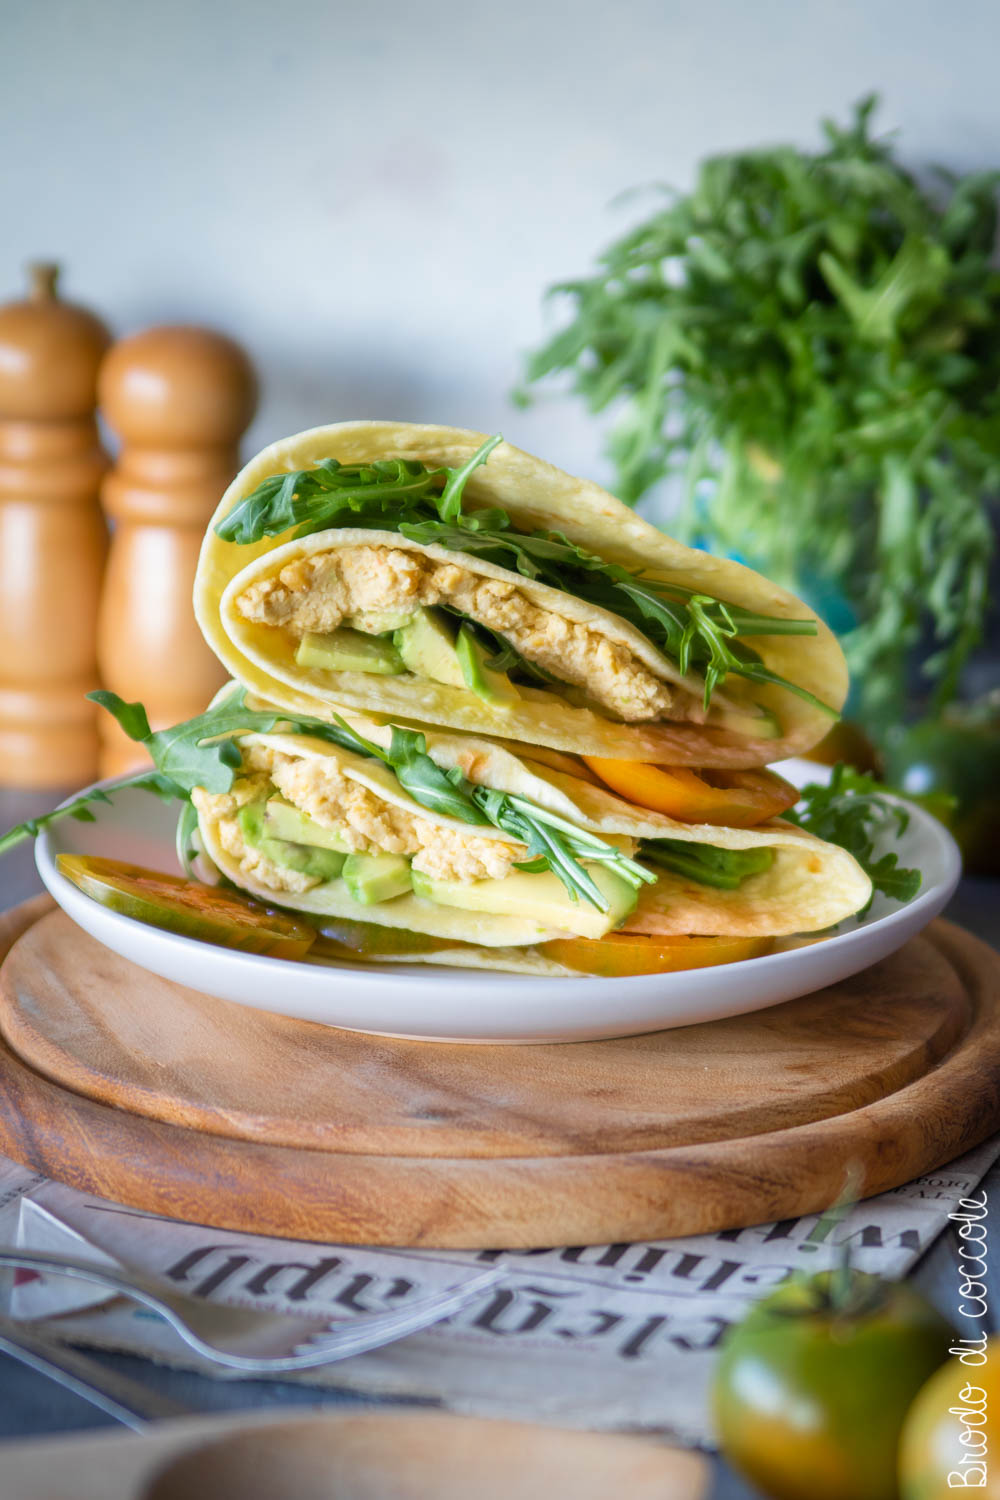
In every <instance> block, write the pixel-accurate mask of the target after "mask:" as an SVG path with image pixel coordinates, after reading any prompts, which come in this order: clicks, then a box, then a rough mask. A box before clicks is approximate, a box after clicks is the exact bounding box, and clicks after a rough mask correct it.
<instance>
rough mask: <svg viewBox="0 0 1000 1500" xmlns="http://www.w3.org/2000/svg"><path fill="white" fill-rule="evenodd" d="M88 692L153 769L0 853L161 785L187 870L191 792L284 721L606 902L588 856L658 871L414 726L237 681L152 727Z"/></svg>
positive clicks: (110, 696) (627, 876)
mask: <svg viewBox="0 0 1000 1500" xmlns="http://www.w3.org/2000/svg"><path fill="white" fill-rule="evenodd" d="M88 697H90V698H91V699H93V700H94V701H95V702H97V703H99V704H100V705H101V706H102V707H103V708H105V709H107V711H108V712H109V713H110V714H112V716H113V717H114V718H115V719H117V721H118V723H119V724H120V725H121V727H122V729H123V730H124V731H125V733H126V734H127V735H128V736H129V738H130V739H133V740H136V741H137V742H138V743H139V744H141V745H144V746H145V748H146V749H147V750H148V751H149V754H150V756H151V758H152V761H153V766H154V769H153V770H152V771H143V772H139V773H137V774H136V775H134V776H130V777H127V778H126V779H125V780H124V781H122V782H119V783H118V785H117V787H114V788H110V789H109V790H108V791H105V790H104V789H102V788H100V787H97V788H94V789H93V790H91V791H88V792H84V793H83V794H82V795H81V796H80V797H77V798H75V799H74V800H73V801H72V802H69V803H67V804H66V805H65V806H64V807H60V808H56V809H55V810H54V811H53V812H50V813H46V814H44V815H43V816H42V817H39V818H31V819H29V820H28V821H27V822H24V823H19V824H18V825H17V827H15V828H12V829H11V830H10V831H9V832H8V833H6V834H4V835H3V836H2V837H0V854H2V853H4V851H5V850H7V849H9V848H12V847H13V846H14V845H15V844H17V843H19V842H20V841H21V840H22V839H26V838H32V837H34V836H35V835H36V834H38V833H39V832H40V831H41V829H42V828H44V827H46V826H47V825H48V824H50V823H54V822H56V821H57V820H59V819H61V818H76V819H78V820H79V821H81V822H93V820H94V814H93V812H92V811H91V810H90V806H89V804H90V803H92V802H110V800H111V792H112V791H115V790H118V789H120V788H121V787H123V786H133V787H139V788H141V789H143V790H145V791H150V792H155V793H156V795H157V796H160V797H162V798H164V799H165V800H167V801H169V800H171V799H172V798H177V799H179V800H180V801H181V802H183V803H184V804H185V806H184V808H183V810H182V813H181V818H180V822H179V825H178V834H177V846H178V853H179V856H180V858H181V861H182V863H183V864H184V866H185V868H188V869H189V866H190V857H191V851H190V844H191V837H192V835H193V833H194V830H195V827H196V826H197V816H196V814H195V811H194V808H193V805H192V803H191V800H190V799H191V793H192V791H193V790H194V788H195V787H204V788H205V790H206V791H209V792H228V791H229V790H230V788H231V787H232V785H233V780H234V778H235V775H236V773H237V771H238V770H239V769H240V768H241V766H242V757H241V755H240V751H239V747H238V745H237V744H236V743H235V739H234V737H235V736H237V735H240V734H245V733H248V732H256V733H259V734H267V733H269V732H270V731H272V730H274V729H276V728H278V727H279V726H280V727H281V729H282V730H283V731H284V732H286V733H290V734H307V735H311V736H312V737H313V738H316V739H322V740H326V741H328V742H329V743H331V744H335V745H339V746H340V748H341V749H343V750H351V751H353V752H354V753H355V754H357V755H363V756H366V757H374V758H376V759H378V760H380V761H381V762H382V763H383V765H386V766H388V767H389V768H390V769H391V770H392V771H394V772H395V774H396V777H397V779H398V780H399V783H400V785H401V786H402V787H404V788H405V790H406V791H407V792H409V794H410V796H411V797H412V798H413V800H414V801H415V802H418V803H419V804H420V806H421V807H426V808H429V809H430V810H431V811H432V812H437V813H442V814H444V815H445V816H447V817H451V818H457V819H459V820H460V821H461V822H463V823H470V824H472V825H474V826H479V827H488V826H490V825H492V826H493V827H495V828H500V829H502V830H503V831H504V832H506V833H510V834H512V835H513V836H514V837H515V838H517V839H519V840H521V841H522V842H523V843H525V844H527V846H528V855H527V859H526V860H525V861H524V862H523V863H522V864H521V865H520V866H519V868H521V869H526V870H532V871H539V870H552V872H553V873H554V874H555V875H557V876H558V877H559V879H560V880H561V881H562V883H563V885H564V886H565V887H566V889H567V891H568V892H569V893H570V895H571V896H572V897H573V899H574V900H577V899H578V898H579V897H581V896H582V897H583V898H584V899H585V900H587V901H589V902H590V903H591V904H592V905H593V906H595V907H597V908H598V910H600V911H607V909H608V902H607V900H606V898H605V896H604V895H603V894H602V892H601V890H600V889H599V887H598V886H597V885H596V884H595V883H594V881H593V879H592V878H591V876H590V875H589V874H588V872H587V871H586V870H585V869H584V867H583V864H582V863H581V861H583V860H587V861H589V862H591V863H595V864H604V865H607V866H608V868H609V869H611V870H613V871H614V873H615V874H616V875H618V876H619V877H620V878H621V879H622V880H625V881H627V882H628V884H629V885H631V886H632V887H633V889H638V887H639V886H640V885H642V884H643V883H652V882H653V881H655V879H656V877H655V875H651V874H650V872H649V871H648V870H645V869H643V867H642V865H639V864H637V863H636V862H635V860H632V859H629V858H628V856H627V855H625V854H623V853H622V851H621V850H620V849H617V848H615V847H614V846H613V845H611V844H606V843H605V842H604V840H603V839H600V838H598V837H597V836H596V835H595V834H591V833H587V832H586V831H584V830H583V829H578V828H574V827H573V825H572V824H571V823H567V822H566V821H565V820H564V819H562V818H560V817H558V816H557V815H556V814H554V813H551V812H549V811H548V810H547V809H545V808H542V807H537V806H536V805H535V804H534V803H533V802H529V801H527V800H526V799H525V798H523V797H515V796H508V795H507V794H506V793H504V792H496V791H491V790H490V789H489V788H487V787H480V786H474V785H473V783H472V782H470V781H467V780H466V778H465V777H464V776H463V775H462V773H461V771H460V770H458V768H457V767H453V768H452V769H451V770H448V771H445V770H443V769H442V767H441V766H439V765H438V764H437V762H436V761H434V760H432V758H431V757H430V755H428V753H427V742H426V739H425V737H424V735H422V734H420V733H418V732H417V731H415V730H412V729H400V728H398V727H397V726H396V725H393V728H392V738H391V742H390V745H389V748H388V750H383V749H382V748H381V747H380V746H378V745H376V744H373V743H372V742H371V741H370V740H367V739H365V738H364V736H363V735H360V734H358V733H357V732H356V731H355V730H353V729H351V727H350V725H349V724H347V723H346V722H345V721H344V720H343V719H341V718H339V717H337V718H336V720H335V722H334V723H333V724H328V723H325V722H324V721H323V720H320V719H312V718H298V719H289V718H288V717H287V716H286V715H283V714H280V713H275V712H270V711H265V712H257V711H254V710H252V709H250V708H248V707H247V706H246V692H245V690H243V689H241V688H238V687H234V689H233V690H232V692H230V693H228V694H227V695H226V696H225V697H224V698H222V699H220V700H219V702H218V703H217V704H215V706H214V707H212V708H210V709H208V711H207V712H206V713H203V714H199V715H198V717H197V718H194V719H188V720H187V721H186V722H185V723H183V724H175V725H173V726H172V727H171V728H169V729H162V730H157V731H155V732H154V731H152V730H151V729H150V727H149V720H148V718H147V716H146V711H145V709H144V708H143V706H142V704H141V703H126V702H125V701H124V700H123V699H122V698H120V697H119V696H118V695H117V693H110V692H106V691H104V690H102V691H100V692H95V693H90V694H88Z"/></svg>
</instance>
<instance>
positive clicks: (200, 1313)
mask: <svg viewBox="0 0 1000 1500" xmlns="http://www.w3.org/2000/svg"><path fill="white" fill-rule="evenodd" d="M0 1266H9V1267H12V1268H13V1269H16V1270H24V1271H38V1272H40V1273H41V1274H43V1275H46V1276H49V1275H51V1276H56V1275H58V1276H69V1277H72V1278H74V1279H77V1280H81V1281H90V1282H93V1283H94V1285H95V1286H103V1287H105V1288H107V1290H109V1291H111V1292H114V1293H116V1294H117V1295H119V1296H122V1297H130V1298H131V1299H132V1301H133V1302H138V1303H140V1304H141V1305H142V1306H143V1307H148V1308H150V1309H151V1310H152V1311H153V1312H155V1313H159V1315H160V1317H161V1318H164V1319H165V1320H166V1322H168V1323H169V1324H170V1326H171V1327H172V1328H173V1329H175V1330H176V1332H177V1333H179V1334H180V1336H181V1338H182V1339H183V1340H184V1342H185V1343H186V1344H188V1345H189V1346H190V1347H191V1348H192V1349H194V1350H195V1352H196V1353H198V1354H200V1355H202V1356H203V1357H204V1358H205V1359H209V1360H211V1361H212V1362H213V1363H214V1364H218V1365H225V1366H226V1367H227V1368H228V1369H231V1370H242V1371H243V1372H244V1373H245V1374H248V1375H270V1374H275V1373H277V1372H279V1371H283V1370H309V1369H313V1368H315V1367H316V1366H317V1365H326V1364H333V1363H334V1362H335V1361H337V1360H340V1359H349V1358H350V1357H351V1356H352V1355H354V1354H364V1353H365V1351H366V1350H369V1349H380V1348H382V1346H383V1345H385V1344H391V1343H393V1342H395V1340H396V1339H402V1338H405V1337H406V1336H407V1334H410V1333H417V1332H418V1331H419V1330H420V1329H421V1328H429V1327H430V1326H431V1324H432V1323H439V1322H440V1321H441V1319H442V1318H447V1317H449V1316H450V1315H451V1314H452V1313H456V1312H459V1311H460V1310H461V1309H462V1308H463V1307H466V1306H468V1304H469V1303H470V1302H473V1301H475V1299H476V1298H477V1297H479V1296H480V1295H481V1294H482V1293H483V1292H485V1291H487V1290H488V1289H489V1288H490V1287H492V1286H496V1284H497V1283H498V1282H499V1281H502V1280H503V1279H504V1278H505V1276H506V1275H507V1272H506V1270H505V1269H504V1268H503V1267H498V1266H494V1267H491V1268H490V1270H488V1271H485V1272H482V1273H481V1274H480V1275H478V1276H472V1277H470V1278H469V1279H468V1280H467V1281H464V1282H461V1283H460V1284H459V1285H458V1286H453V1287H448V1288H446V1289H445V1290H444V1291H441V1292H431V1293H429V1294H428V1295H427V1296H425V1297H419V1298H417V1300H416V1301H414V1302H411V1303H410V1304H409V1305H408V1306H406V1307H398V1308H393V1309H392V1310H391V1311H389V1312H374V1313H362V1314H361V1315H360V1316H358V1317H355V1318H351V1319H349V1320H347V1319H331V1318H323V1317H303V1316H300V1315H296V1314H286V1313H271V1312H261V1311H260V1310H259V1309H258V1308H253V1307H232V1306H228V1305H225V1304H222V1303H219V1302H206V1301H204V1300H203V1299H202V1298H198V1297H188V1296H186V1295H185V1294H184V1293H183V1292H174V1291H172V1290H169V1289H166V1288H164V1287H163V1285H162V1283H160V1282H159V1281H157V1280H155V1279H154V1278H153V1277H149V1276H144V1275H143V1274H142V1273H141V1272H139V1271H129V1270H125V1269H124V1268H122V1269H120V1270H119V1269H117V1268H114V1267H109V1266H102V1265H95V1264H92V1263H90V1262H88V1261H86V1260H77V1259H75V1258H74V1257H73V1256H69V1255H55V1254H50V1253H47V1252H46V1253H45V1254H42V1253H40V1252H35V1251H33V1250H20V1249H6V1248H5V1249H0Z"/></svg>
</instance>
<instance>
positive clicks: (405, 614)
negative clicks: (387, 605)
mask: <svg viewBox="0 0 1000 1500" xmlns="http://www.w3.org/2000/svg"><path fill="white" fill-rule="evenodd" d="M416 608H418V606H417V605H414V606H413V607H412V608H411V609H365V610H362V611H361V612H360V613H359V614H356V615H348V616H347V618H346V620H345V621H344V624H345V625H350V626H352V628H353V629H354V630H362V631H364V633H365V635H387V634H388V633H389V632H390V631H392V630H402V628H403V626H404V625H406V624H408V623H409V621H410V619H411V618H412V615H413V610H414V609H416Z"/></svg>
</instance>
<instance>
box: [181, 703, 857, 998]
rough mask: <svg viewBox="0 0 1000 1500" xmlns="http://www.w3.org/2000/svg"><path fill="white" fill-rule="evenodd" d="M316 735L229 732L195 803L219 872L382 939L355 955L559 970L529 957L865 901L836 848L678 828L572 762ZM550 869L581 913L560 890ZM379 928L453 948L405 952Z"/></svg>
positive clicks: (842, 910)
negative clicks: (576, 876) (223, 777)
mask: <svg viewBox="0 0 1000 1500" xmlns="http://www.w3.org/2000/svg"><path fill="white" fill-rule="evenodd" d="M325 732H327V731H324V733H325ZM329 732H330V733H335V734H337V735H339V736H340V738H341V740H342V741H343V743H335V742H332V741H330V740H327V739H325V738H318V737H315V736H313V735H309V734H302V733H289V732H285V731H284V728H283V726H280V725H279V726H278V727H276V729H275V730H274V732H267V733H257V732H254V733H247V734H245V735H242V736H239V737H238V738H237V740H236V743H237V745H238V747H239V750H240V756H241V766H240V768H239V769H238V770H237V772H236V775H235V779H234V782H233V785H232V787H231V789H230V790H229V791H228V792H225V793H215V794H213V793H209V792H207V791H204V790H202V789H196V790H195V792H194V794H193V801H194V803H195V807H196V809H197V813H198V821H199V833H200V839H201V844H202V847H203V850H204V852H205V853H206V854H207V855H208V857H209V859H210V860H211V862H212V863H213V864H214V865H215V866H216V867H217V869H218V870H219V871H220V872H221V873H222V874H223V875H225V876H227V877H228V878H229V879H230V880H232V881H233V882H234V883H235V884H236V885H237V886H239V887H241V888H242V889H243V890H245V891H248V892H250V893H251V894H252V895H254V896H256V897H259V898H261V899H263V900H268V901H272V902H277V903H279V904H281V905H283V906H287V907H291V908H294V909H296V910H300V911H303V912H307V913H311V914H313V915H314V916H316V917H321V918H339V919H350V920H354V921H362V922H364V923H369V924H374V925H375V926H376V927H381V928H384V929H387V932H388V936H387V941H386V943H385V944H384V945H375V946H376V948H378V947H379V946H381V947H382V951H372V952H368V953H366V954H365V956H366V957H371V958H373V959H380V958H382V959H386V960H389V961H391V960H392V959H394V958H396V959H398V958H401V957H405V958H406V960H407V961H413V960H414V959H417V960H418V961H419V960H421V959H423V960H424V961H428V962H435V963H438V962H445V963H461V964H468V965H472V966H477V967H485V968H508V969H510V968H513V969H520V970H522V971H525V972H537V973H562V972H565V970H564V969H563V968H561V967H560V966H559V965H558V964H556V965H553V964H552V963H551V962H550V961H549V960H548V959H547V957H546V953H545V951H544V945H545V944H546V943H547V942H550V941H552V940H553V939H557V938H565V937H566V936H567V935H568V934H572V935H576V936H578V937H586V938H591V939H600V938H602V937H603V936H604V935H605V934H607V933H610V932H612V931H614V930H616V929H617V930H624V931H626V932H637V933H645V934H649V935H652V936H661V937H668V936H687V935H703V936H754V937H761V936H777V935H785V934H791V933H803V932H806V933H808V932H814V931H816V930H819V929H822V928H826V927H829V926H831V925H832V924H834V923H836V922H838V921H840V920H841V919H843V918H844V917H847V916H849V915H850V914H851V913H853V912H855V911H857V910H858V909H859V908H861V907H862V906H863V905H864V904H865V902H866V901H867V900H868V897H869V895H870V892H871V884H870V882H869V880H868V877H867V876H866V875H865V874H864V873H863V871H862V870H861V869H860V867H859V866H858V865H857V864H856V862H855V861H854V859H853V858H852V857H851V856H850V855H849V854H848V853H846V851H844V850H843V849H840V848H838V847H836V846H835V845H831V844H826V843H823V842H822V841H820V840H818V839H816V838H815V837H813V836H812V835H811V834H809V833H807V832H805V831H804V830H802V829H800V828H797V827H795V826H793V825H791V824H787V823H782V822H781V821H780V820H777V819H775V820H772V821H771V822H769V823H767V824H763V825H761V826H759V827H757V828H752V829H735V828H720V827H715V826H710V825H707V824H697V825H693V824H685V823H680V822H677V821H675V820H674V819H672V818H669V817H666V816H664V815H663V814H661V813H656V812H652V811H647V810H645V809H643V808H638V807H634V806H632V805H631V804H630V803H628V802H626V801H624V800H623V799H621V798H620V797H617V796H615V795H614V794H613V793H611V792H610V791H607V790H605V789H604V788H602V787H600V786H597V785H595V784H593V783H592V782H590V781H588V780H585V779H583V776H584V775H585V774H586V773H585V771H584V770H583V767H582V766H581V772H582V774H581V775H580V776H576V775H574V774H571V771H570V770H567V769H555V768H554V767H553V766H551V765H547V764H542V763H540V762H537V761H533V760H531V758H530V756H528V755H523V756H522V755H517V754H514V753H512V752H511V751H509V750H507V749H505V748H503V747H501V746H499V745H497V744H495V743H493V742H491V741H490V740H488V739H483V738H478V737H473V736H467V735H453V734H447V733H432V732H431V733H427V734H426V735H423V734H420V733H414V732H407V731H401V730H400V729H399V728H398V727H396V728H393V727H391V726H386V725H382V724H378V723H376V722H374V721H371V720H364V719H362V718H360V717H358V716H351V719H350V721H349V722H348V721H347V720H346V719H344V718H340V719H339V726H335V727H333V728H331V730H330V731H329ZM483 809H485V811H483ZM539 830H541V836H540V838H541V842H540V843H539V842H538V831H539ZM546 840H552V841H554V845H553V844H550V843H546V842H545V841H546ZM554 846H555V853H553V852H552V849H553V847H554ZM539 848H543V849H545V850H547V851H548V853H547V854H546V857H545V858H542V859H540V858H539V857H538V849H539ZM567 857H568V858H569V859H570V860H571V861H572V863H573V865H574V867H575V869H576V870H577V871H580V870H582V871H583V873H584V877H585V879H586V880H588V881H590V882H591V883H592V887H593V889H594V890H596V893H597V897H598V900H597V901H596V902H595V901H594V900H592V899H590V897H588V895H587V894H586V892H585V891H580V890H577V892H576V893H575V895H574V893H573V892H572V891H571V889H568V888H567V883H566V880H567V878H569V880H570V884H572V872H571V875H570V877H566V870H565V865H564V863H562V861H563V860H564V859H565V858H567ZM522 867H524V868H522ZM637 871H638V872H640V873H639V874H637V873H636V872H637ZM712 882H715V883H712ZM719 882H721V883H719ZM393 929H395V930H397V931H400V932H402V933H405V934H422V935H425V936H427V937H431V938H435V939H440V940H444V944H445V945H446V944H448V943H450V944H454V945H455V948H454V951H453V952H450V953H446V951H445V946H443V945H442V946H440V947H438V948H436V949H433V950H431V951H427V952H421V951H417V952H415V953H414V952H413V951H412V945H411V947H408V946H407V943H406V942H405V941H400V942H395V941H394V940H393V938H392V936H391V930H393ZM466 945H467V946H466ZM418 946H419V945H418Z"/></svg>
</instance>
